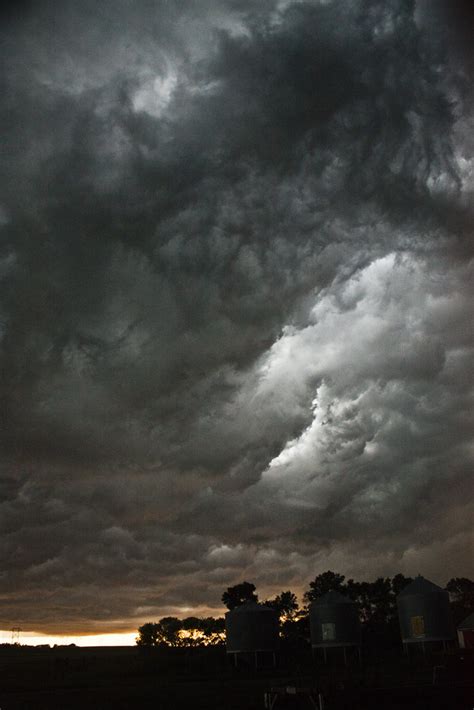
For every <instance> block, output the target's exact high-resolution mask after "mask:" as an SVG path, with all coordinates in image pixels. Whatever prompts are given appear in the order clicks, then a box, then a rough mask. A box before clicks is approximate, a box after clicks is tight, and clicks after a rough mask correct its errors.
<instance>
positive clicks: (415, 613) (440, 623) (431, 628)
mask: <svg viewBox="0 0 474 710" xmlns="http://www.w3.org/2000/svg"><path fill="white" fill-rule="evenodd" d="M397 607H398V618H399V621H400V631H401V635H402V641H403V643H425V642H431V641H450V640H452V639H454V638H455V635H456V633H455V629H454V624H453V620H452V616H451V609H450V606H449V594H448V592H445V591H444V590H443V589H441V587H438V586H437V585H436V584H433V582H430V581H429V580H427V579H425V578H424V577H421V576H418V577H416V578H415V579H414V580H413V582H410V584H409V585H408V586H406V587H405V589H403V590H402V591H401V592H400V594H399V595H398V597H397Z"/></svg>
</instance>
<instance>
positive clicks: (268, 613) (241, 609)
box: [225, 602, 279, 653]
mask: <svg viewBox="0 0 474 710" xmlns="http://www.w3.org/2000/svg"><path fill="white" fill-rule="evenodd" d="M225 631H226V650H227V653H256V652H261V651H270V652H275V651H276V650H277V649H278V645H279V619H278V614H277V612H276V611H275V610H274V609H271V608H270V607H268V606H265V605H263V604H257V603H256V602H247V603H246V604H242V605H241V606H237V607H235V609H232V610H231V611H228V612H227V614H226V615H225Z"/></svg>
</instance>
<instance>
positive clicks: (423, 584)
mask: <svg viewBox="0 0 474 710" xmlns="http://www.w3.org/2000/svg"><path fill="white" fill-rule="evenodd" d="M442 591H444V590H443V589H441V587H438V585H437V584H434V582H430V581H429V579H425V578H424V577H422V576H421V575H418V577H415V579H414V580H413V582H410V584H407V586H406V587H405V588H404V589H402V591H401V592H400V594H399V595H398V596H399V597H405V596H412V595H414V594H432V593H433V592H442Z"/></svg>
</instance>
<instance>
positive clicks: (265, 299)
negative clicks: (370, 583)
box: [0, 0, 474, 638]
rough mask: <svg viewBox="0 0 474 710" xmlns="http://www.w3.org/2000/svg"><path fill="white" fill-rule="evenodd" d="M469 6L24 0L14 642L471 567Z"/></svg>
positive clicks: (1, 377)
mask: <svg viewBox="0 0 474 710" xmlns="http://www.w3.org/2000/svg"><path fill="white" fill-rule="evenodd" d="M453 5H454V3H450V2H443V1H442V0H430V1H429V2H428V0H419V1H418V2H415V1H414V0H383V1H382V0H307V1H306V2H303V1H300V0H279V1H277V0H258V1H257V0H220V1H218V0H193V2H191V1H189V0H188V1H186V0H173V1H172V0H168V1H167V0H135V1H134V0H113V1H112V0H108V1H107V0H82V2H80V3H78V2H74V1H73V0H62V1H61V2H53V1H52V0H30V1H29V2H28V1H23V2H18V1H17V2H14V3H10V4H9V5H5V7H4V9H3V10H2V13H3V14H2V17H1V22H0V27H1V30H0V33H1V35H2V37H1V44H0V55H1V62H0V65H1V67H2V68H1V70H0V72H1V74H0V82H1V91H0V97H1V99H0V101H1V108H0V121H1V126H0V134H1V136H2V148H1V150H2V159H1V161H0V279H1V285H0V358H1V363H0V398H1V402H2V406H1V415H2V424H1V429H0V452H1V454H0V529H1V535H0V629H4V630H5V633H8V629H11V628H12V627H21V628H22V629H23V630H24V633H26V632H30V633H33V632H35V633H43V634H46V635H48V634H49V635H51V634H62V635H63V636H67V637H69V638H73V637H76V636H78V635H80V634H94V633H95V634H111V633H114V632H117V633H119V632H122V633H124V634H125V633H126V634H128V636H127V637H125V636H124V637H123V638H131V634H133V632H134V630H135V629H137V627H138V626H139V625H140V624H141V623H144V622H145V621H150V620H157V619H159V618H160V617H162V616H165V615H169V614H173V615H177V616H181V617H182V616H187V615H191V614H193V615H208V614H213V615H219V614H220V613H222V604H221V596H222V593H223V591H224V590H225V589H226V588H227V587H228V586H231V585H233V584H236V583H238V582H240V581H243V580H247V581H250V582H253V583H255V584H256V585H257V591H258V592H259V593H260V597H261V598H265V597H269V596H272V595H274V594H277V593H279V592H281V591H282V590H284V589H291V590H292V591H295V592H296V593H298V594H302V592H303V591H304V590H305V589H306V588H307V587H308V583H309V581H310V580H311V579H314V577H315V575H316V574H318V573H320V572H324V571H325V570H327V569H332V570H334V571H337V572H340V573H342V574H345V575H346V576H347V577H353V578H355V579H368V580H370V579H374V578H375V577H377V576H379V575H387V576H393V575H394V574H396V573H398V572H403V573H404V574H407V575H415V574H417V573H421V574H423V575H425V576H427V577H429V578H431V579H432V580H434V581H436V582H438V583H441V584H446V582H447V581H448V580H449V579H450V578H451V577H453V576H467V577H472V576H473V575H474V562H473V560H474V554H473V552H474V540H473V536H472V521H473V519H474V504H473V496H472V493H473V478H472V468H473V466H472V464H473V458H474V456H473V454H474V441H473V434H472V432H473V407H472V404H473V376H472V375H473V369H472V368H473V349H474V337H473V336H474V332H473V328H472V312H473V309H472V305H473V304H472V291H473V270H474V265H473V247H472V238H471V235H472V231H473V225H474V207H473V199H472V198H473V193H474V158H473V148H474V132H473V127H474V112H473V105H474V92H473V82H472V76H473V68H474V67H473V64H474V56H473V52H472V50H471V39H472V37H471V34H470V32H469V31H468V28H470V27H472V22H473V12H472V10H470V7H469V5H470V3H457V4H456V8H453ZM116 638H118V637H116Z"/></svg>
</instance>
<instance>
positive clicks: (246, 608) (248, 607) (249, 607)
mask: <svg viewBox="0 0 474 710" xmlns="http://www.w3.org/2000/svg"><path fill="white" fill-rule="evenodd" d="M262 611H271V612H272V613H273V614H274V613H275V610H274V609H272V608H271V607H269V606H266V605H265V604H259V603H258V602H244V603H243V604H239V605H238V606H234V608H233V609H231V610H230V612H227V613H228V614H229V613H232V614H240V613H245V614H252V613H254V612H259V613H260V612H262Z"/></svg>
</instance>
